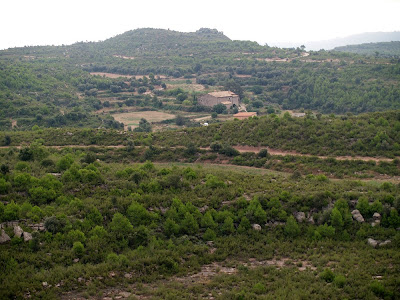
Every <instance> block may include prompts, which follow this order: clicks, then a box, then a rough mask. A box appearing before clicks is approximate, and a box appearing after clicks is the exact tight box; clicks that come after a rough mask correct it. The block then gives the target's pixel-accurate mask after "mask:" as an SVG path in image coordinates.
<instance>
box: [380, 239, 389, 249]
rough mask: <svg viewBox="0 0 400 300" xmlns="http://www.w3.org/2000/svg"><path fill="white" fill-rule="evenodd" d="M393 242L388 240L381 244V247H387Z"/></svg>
mask: <svg viewBox="0 0 400 300" xmlns="http://www.w3.org/2000/svg"><path fill="white" fill-rule="evenodd" d="M391 242H392V241H391V240H386V241H383V242H380V243H379V247H382V246H386V245H388V244H390V243H391Z"/></svg>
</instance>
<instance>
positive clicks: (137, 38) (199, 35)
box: [97, 28, 231, 55]
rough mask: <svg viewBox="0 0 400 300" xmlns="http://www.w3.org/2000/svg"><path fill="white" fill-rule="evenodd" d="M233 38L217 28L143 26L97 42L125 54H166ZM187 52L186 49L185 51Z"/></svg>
mask: <svg viewBox="0 0 400 300" xmlns="http://www.w3.org/2000/svg"><path fill="white" fill-rule="evenodd" d="M218 42H219V43H221V42H222V43H226V42H231V40H230V39H229V38H228V37H227V36H225V35H224V34H223V33H222V32H219V31H218V30H216V29H209V28H201V29H199V30H197V31H196V32H178V31H173V30H165V29H152V28H142V29H136V30H131V31H127V32H125V33H123V34H119V35H117V36H115V37H112V38H110V39H107V40H105V41H103V42H100V43H98V44H97V46H98V47H101V48H103V47H104V48H106V49H107V50H108V51H114V52H118V54H124V55H137V54H148V53H152V54H156V53H163V54H165V53H166V52H168V51H177V50H181V51H182V50H183V51H184V50H185V49H187V50H188V51H193V49H195V48H198V47H202V46H204V45H206V44H209V43H218ZM184 52H186V51H184Z"/></svg>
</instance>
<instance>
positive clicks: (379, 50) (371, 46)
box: [333, 42, 400, 57]
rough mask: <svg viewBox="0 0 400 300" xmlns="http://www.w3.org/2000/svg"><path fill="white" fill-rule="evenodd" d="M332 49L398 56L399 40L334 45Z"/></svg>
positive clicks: (381, 55)
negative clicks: (341, 45)
mask: <svg viewBox="0 0 400 300" xmlns="http://www.w3.org/2000/svg"><path fill="white" fill-rule="evenodd" d="M333 50H334V51H341V52H351V53H357V54H362V55H374V56H379V57H393V56H400V42H386V43H368V44H361V45H349V46H343V47H336V48H334V49H333Z"/></svg>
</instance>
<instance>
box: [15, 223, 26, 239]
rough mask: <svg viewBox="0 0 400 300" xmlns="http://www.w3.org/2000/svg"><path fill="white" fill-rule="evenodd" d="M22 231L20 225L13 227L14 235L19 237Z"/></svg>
mask: <svg viewBox="0 0 400 300" xmlns="http://www.w3.org/2000/svg"><path fill="white" fill-rule="evenodd" d="M23 233H24V231H23V230H22V228H21V227H19V226H15V227H14V236H15V237H17V238H20V237H21V236H22V234H23Z"/></svg>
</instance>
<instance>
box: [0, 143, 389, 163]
mask: <svg viewBox="0 0 400 300" xmlns="http://www.w3.org/2000/svg"><path fill="white" fill-rule="evenodd" d="M45 147H47V148H52V149H63V148H110V149H120V148H124V147H126V146H125V145H61V146H45ZM232 147H233V148H235V149H236V150H238V151H239V152H240V153H245V152H255V153H257V152H259V151H260V150H261V149H267V150H268V153H269V154H270V155H282V156H285V155H293V156H306V157H317V158H320V159H328V158H334V159H336V160H362V161H375V162H382V161H384V162H392V161H393V159H392V158H387V157H372V156H324V155H312V154H303V153H299V152H296V151H287V150H281V149H273V148H269V147H261V146H260V147H253V146H232ZM8 148H17V149H20V148H22V146H1V147H0V149H8ZM170 148H171V149H176V148H184V146H177V147H170ZM200 149H201V150H210V147H200Z"/></svg>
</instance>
